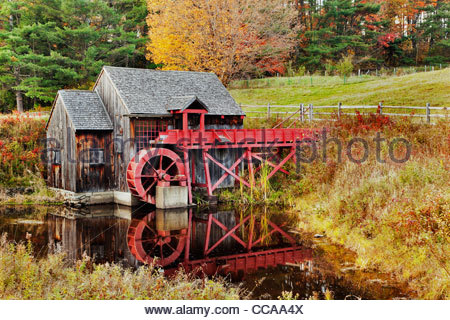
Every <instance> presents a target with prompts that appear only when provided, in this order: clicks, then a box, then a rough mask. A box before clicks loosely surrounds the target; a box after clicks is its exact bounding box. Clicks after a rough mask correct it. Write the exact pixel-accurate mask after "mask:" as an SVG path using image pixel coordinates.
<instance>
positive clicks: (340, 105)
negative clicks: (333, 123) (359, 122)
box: [338, 102, 342, 120]
mask: <svg viewBox="0 0 450 320" xmlns="http://www.w3.org/2000/svg"><path fill="white" fill-rule="evenodd" d="M341 107H342V102H339V104H338V120H341Z"/></svg>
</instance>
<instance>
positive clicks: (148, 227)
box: [145, 224, 156, 235]
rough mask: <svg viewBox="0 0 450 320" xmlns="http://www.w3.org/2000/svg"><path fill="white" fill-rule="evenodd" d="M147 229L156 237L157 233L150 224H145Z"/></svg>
mask: <svg viewBox="0 0 450 320" xmlns="http://www.w3.org/2000/svg"><path fill="white" fill-rule="evenodd" d="M145 228H147V229H148V230H150V231H151V233H153V234H154V235H156V232H155V231H153V229H152V228H151V227H150V226H149V225H148V224H145Z"/></svg>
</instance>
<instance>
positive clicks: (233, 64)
mask: <svg viewBox="0 0 450 320" xmlns="http://www.w3.org/2000/svg"><path fill="white" fill-rule="evenodd" d="M147 6H148V11H149V15H148V17H147V24H148V26H149V42H148V45H147V49H148V51H149V53H148V56H147V57H148V59H151V60H152V61H154V62H155V63H156V64H159V65H160V66H162V68H163V69H176V70H193V71H209V72H214V73H216V74H217V75H218V76H219V78H220V79H221V80H222V81H223V83H225V84H226V83H228V82H229V81H230V80H231V79H232V78H233V77H234V76H236V75H238V74H239V75H241V76H244V75H248V74H253V75H254V74H255V73H258V72H260V73H275V72H281V73H282V72H284V65H285V63H286V61H287V60H288V58H289V56H290V54H291V53H292V51H293V49H294V46H295V35H296V22H295V21H296V13H295V9H294V8H293V6H292V5H291V4H290V2H288V1H282V0H268V1H257V0H178V1H172V0H170V1H165V0H147Z"/></svg>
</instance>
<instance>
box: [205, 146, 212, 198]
mask: <svg viewBox="0 0 450 320" xmlns="http://www.w3.org/2000/svg"><path fill="white" fill-rule="evenodd" d="M208 158H212V157H211V156H210V155H209V154H208V151H206V150H205V149H203V166H204V169H205V182H206V191H207V192H208V196H212V192H213V190H212V185H211V176H210V174H209V163H208Z"/></svg>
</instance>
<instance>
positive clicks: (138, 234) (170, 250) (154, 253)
mask: <svg viewBox="0 0 450 320" xmlns="http://www.w3.org/2000/svg"><path fill="white" fill-rule="evenodd" d="M155 225H156V221H155V212H152V213H149V214H148V215H146V216H145V217H144V218H143V219H132V220H131V223H130V226H129V227H128V234H127V240H128V248H129V249H130V252H131V254H133V256H134V257H136V259H137V260H139V261H141V262H143V263H148V264H151V263H154V262H156V264H157V265H159V266H161V267H165V266H168V265H170V264H172V263H173V262H175V260H177V258H178V257H179V256H180V254H181V253H182V252H183V250H184V246H185V243H186V236H187V229H181V230H175V231H174V230H157V229H156V226H155Z"/></svg>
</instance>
